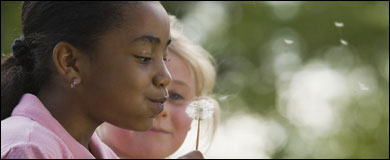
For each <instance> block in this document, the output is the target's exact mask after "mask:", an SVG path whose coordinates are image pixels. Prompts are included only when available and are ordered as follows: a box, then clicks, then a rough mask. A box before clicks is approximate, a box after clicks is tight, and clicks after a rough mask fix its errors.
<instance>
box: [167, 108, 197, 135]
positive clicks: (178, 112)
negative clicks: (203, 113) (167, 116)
mask: <svg viewBox="0 0 390 160" xmlns="http://www.w3.org/2000/svg"><path fill="white" fill-rule="evenodd" d="M173 112H174V113H172V122H173V125H174V127H175V129H176V131H177V132H178V133H179V134H181V136H180V137H182V136H183V135H184V137H185V135H186V134H187V132H188V131H189V130H190V128H191V122H192V119H191V118H190V117H189V116H188V115H187V113H186V112H185V107H180V108H176V109H175V110H173Z"/></svg>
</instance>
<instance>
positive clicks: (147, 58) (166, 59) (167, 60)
mask: <svg viewBox="0 0 390 160" xmlns="http://www.w3.org/2000/svg"><path fill="white" fill-rule="evenodd" d="M135 57H136V58H137V59H138V60H140V61H141V62H142V63H148V62H150V61H151V60H152V58H150V57H143V56H135ZM163 61H164V62H169V61H171V59H169V58H163Z"/></svg>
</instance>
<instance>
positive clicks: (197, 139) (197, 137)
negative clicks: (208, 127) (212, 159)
mask: <svg viewBox="0 0 390 160" xmlns="http://www.w3.org/2000/svg"><path fill="white" fill-rule="evenodd" d="M199 130H200V118H199V119H198V134H197V136H196V150H198V146H199Z"/></svg>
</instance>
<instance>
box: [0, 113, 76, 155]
mask: <svg viewBox="0 0 390 160" xmlns="http://www.w3.org/2000/svg"><path fill="white" fill-rule="evenodd" d="M66 155H71V154H70V151H69V149H68V148H67V147H66V145H65V143H64V142H63V141H62V140H61V139H60V138H59V137H58V136H57V135H55V134H54V133H53V132H52V131H50V130H49V129H47V128H46V127H44V126H42V125H41V124H39V123H38V122H36V121H34V120H31V119H29V118H27V117H23V116H12V117H9V118H7V119H5V120H3V121H1V158H30V157H31V158H34V157H35V158H71V157H67V156H66Z"/></svg>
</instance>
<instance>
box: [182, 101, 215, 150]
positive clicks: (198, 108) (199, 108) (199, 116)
mask: <svg viewBox="0 0 390 160" xmlns="http://www.w3.org/2000/svg"><path fill="white" fill-rule="evenodd" d="M186 113H187V114H188V116H190V117H191V118H192V119H195V120H198V132H197V136H196V150H198V146H199V145H198V144H199V131H200V120H205V119H208V118H211V117H212V116H213V113H214V103H213V102H212V101H210V100H209V99H207V98H198V99H197V100H195V101H193V102H191V103H190V105H189V106H188V107H187V109H186Z"/></svg>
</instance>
